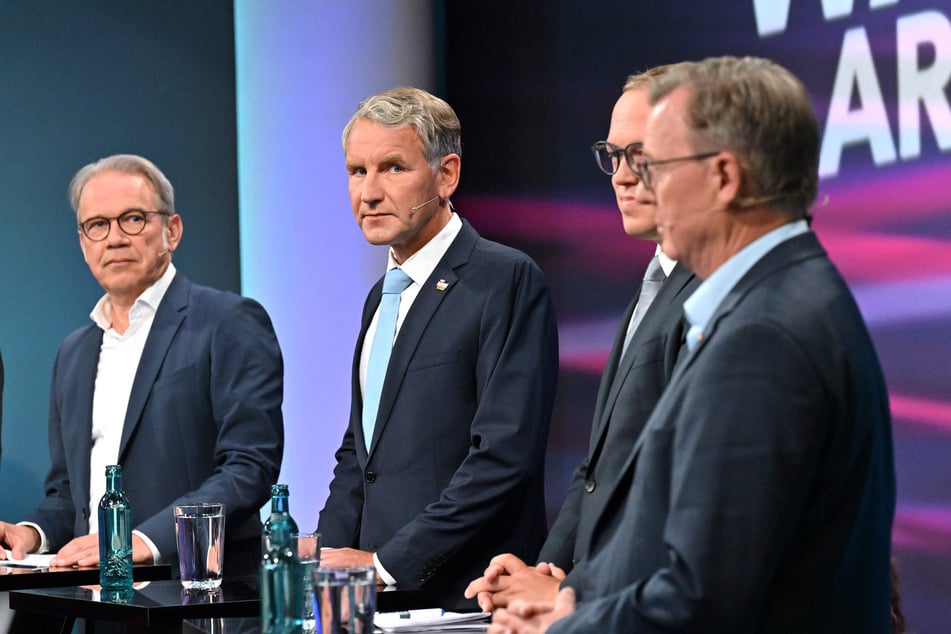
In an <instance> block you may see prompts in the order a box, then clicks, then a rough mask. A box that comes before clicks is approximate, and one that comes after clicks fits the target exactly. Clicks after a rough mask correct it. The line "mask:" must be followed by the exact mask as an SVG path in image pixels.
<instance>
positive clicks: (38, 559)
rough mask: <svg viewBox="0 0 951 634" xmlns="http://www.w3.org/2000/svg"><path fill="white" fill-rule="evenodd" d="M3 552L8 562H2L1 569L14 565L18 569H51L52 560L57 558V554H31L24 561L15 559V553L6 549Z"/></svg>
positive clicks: (0, 563)
mask: <svg viewBox="0 0 951 634" xmlns="http://www.w3.org/2000/svg"><path fill="white" fill-rule="evenodd" d="M3 552H5V553H6V555H7V561H0V567H2V566H7V565H10V564H12V565H13V567H16V568H22V567H24V566H29V567H31V568H49V567H50V560H52V559H53V557H55V556H56V555H55V554H45V555H38V554H36V553H30V554H28V555H27V556H26V557H24V558H23V559H14V558H13V553H11V552H10V551H9V550H7V549H6V548H4V549H3Z"/></svg>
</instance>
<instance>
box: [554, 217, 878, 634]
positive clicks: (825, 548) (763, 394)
mask: <svg viewBox="0 0 951 634" xmlns="http://www.w3.org/2000/svg"><path fill="white" fill-rule="evenodd" d="M894 505H895V480H894V467H893V458H892V445H891V425H890V416H889V407H888V398H887V394H886V390H885V384H884V380H883V377H882V372H881V368H880V366H879V362H878V359H877V356H876V353H875V350H874V347H873V345H872V342H871V339H870V337H869V334H868V331H867V329H866V327H865V324H864V322H863V320H862V316H861V314H860V313H859V310H858V307H857V306H856V304H855V302H854V300H853V298H852V295H851V293H850V292H849V289H848V288H847V286H846V284H845V282H844V281H843V280H842V278H841V277H840V275H839V273H838V272H837V271H836V270H835V268H834V266H833V265H832V263H831V262H830V261H829V259H828V256H827V255H826V254H825V252H824V250H823V249H822V247H821V246H820V245H819V243H818V241H817V240H816V238H815V236H814V235H813V234H812V233H807V234H805V235H801V236H798V237H795V238H793V239H791V240H788V241H786V242H783V243H782V244H780V245H778V246H777V247H775V248H774V249H773V250H771V251H770V252H769V253H767V254H766V255H765V256H764V257H763V258H762V259H761V260H760V261H759V262H757V263H756V264H755V265H754V266H753V268H752V269H750V271H749V272H748V273H747V274H746V275H745V276H744V277H743V279H741V280H740V282H739V283H738V284H737V285H736V287H734V288H733V290H732V291H731V292H730V293H729V294H728V295H727V297H726V298H725V299H724V301H723V302H722V303H721V305H720V307H719V308H718V309H717V311H716V313H715V314H714V316H713V319H712V321H711V326H710V328H709V329H708V334H707V335H706V337H705V339H704V340H703V341H702V342H700V344H699V345H698V346H697V347H696V348H695V349H694V350H693V351H692V352H691V353H690V354H688V355H687V356H686V357H685V358H684V359H683V361H682V363H681V364H680V365H679V366H678V369H677V370H676V371H675V373H674V377H673V378H672V379H671V383H670V385H669V386H668V388H667V390H666V391H665V393H664V395H663V396H662V397H661V400H660V401H659V402H658V404H657V407H656V409H655V410H654V413H653V414H652V415H651V417H650V419H649V420H648V422H647V426H646V427H645V429H644V432H643V434H642V435H641V438H640V440H639V441H638V443H637V445H636V446H635V448H634V451H633V452H632V455H631V457H630V458H629V460H628V462H627V464H626V465H625V468H624V470H623V475H622V478H621V480H620V481H619V482H618V483H617V486H616V487H615V490H614V491H613V492H612V493H611V502H610V503H609V504H608V505H607V506H606V507H605V511H604V513H603V514H602V515H601V517H600V518H599V519H598V520H597V526H596V528H595V531H594V533H593V535H592V541H591V548H590V556H589V559H588V560H587V563H586V564H585V565H584V566H583V568H584V570H583V580H584V582H583V584H582V588H581V595H580V598H581V602H580V603H579V605H578V609H577V611H576V612H575V614H574V615H572V616H570V617H568V618H566V619H563V620H561V621H559V622H557V623H555V624H554V625H553V626H552V628H551V629H550V630H549V632H550V633H551V634H563V633H565V632H578V633H581V632H622V631H623V632H631V633H632V634H634V633H638V634H639V633H642V632H652V633H653V632H665V633H666V632H817V633H829V634H832V633H841V632H862V633H863V634H877V633H882V634H884V633H885V632H890V631H891V619H890V616H889V603H888V599H889V547H890V534H891V525H892V516H893V513H894Z"/></svg>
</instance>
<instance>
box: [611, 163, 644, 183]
mask: <svg viewBox="0 0 951 634" xmlns="http://www.w3.org/2000/svg"><path fill="white" fill-rule="evenodd" d="M611 182H612V183H614V185H615V187H616V186H618V185H626V186H628V187H634V186H636V185H637V184H638V183H640V182H641V179H640V178H638V177H637V174H635V173H634V170H632V169H631V166H630V165H628V164H627V161H626V160H625V159H624V158H622V159H621V162H620V164H619V165H618V168H617V171H616V172H614V174H612V175H611Z"/></svg>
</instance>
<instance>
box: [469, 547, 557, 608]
mask: <svg viewBox="0 0 951 634" xmlns="http://www.w3.org/2000/svg"><path fill="white" fill-rule="evenodd" d="M564 578H565V573H564V571H562V570H561V569H560V568H558V567H557V566H555V565H554V564H546V563H542V564H538V565H537V566H535V567H532V566H529V565H528V564H526V563H525V562H524V561H522V560H521V559H519V558H518V557H516V556H515V555H511V554H505V555H496V556H495V557H493V558H492V561H490V562H489V566H488V567H487V568H486V569H485V572H484V573H483V576H481V577H479V578H478V579H476V580H474V581H473V582H472V583H470V584H469V586H468V587H467V588H466V592H465V596H466V598H467V599H471V598H472V597H476V600H477V601H478V603H479V607H480V608H482V609H483V610H485V611H486V612H491V611H493V610H495V609H496V608H504V607H506V606H507V605H509V604H510V603H511V602H512V601H514V600H516V599H518V600H523V601H528V602H538V603H547V604H553V603H554V602H555V599H556V597H557V596H558V586H559V584H561V582H562V580H564Z"/></svg>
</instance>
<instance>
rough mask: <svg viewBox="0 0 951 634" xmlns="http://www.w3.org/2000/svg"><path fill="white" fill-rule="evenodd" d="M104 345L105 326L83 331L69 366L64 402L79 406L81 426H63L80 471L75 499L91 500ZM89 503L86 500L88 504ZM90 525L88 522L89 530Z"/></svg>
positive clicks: (69, 415) (70, 453)
mask: <svg viewBox="0 0 951 634" xmlns="http://www.w3.org/2000/svg"><path fill="white" fill-rule="evenodd" d="M101 347H102V329H100V328H99V327H98V326H90V327H89V328H88V329H87V331H86V332H85V333H84V334H83V337H82V340H81V341H80V343H79V348H78V350H77V352H76V354H75V355H74V358H75V359H76V364H75V366H73V367H72V368H70V369H69V372H68V376H69V380H70V381H71V382H72V383H71V385H70V387H69V391H70V392H72V396H71V397H70V398H66V399H64V404H65V405H66V406H67V407H69V406H74V407H75V408H76V412H75V414H76V420H78V423H79V424H77V425H66V426H63V428H62V434H63V445H64V446H65V448H66V453H67V456H68V459H71V460H75V461H76V462H75V465H76V466H75V469H74V470H71V471H72V472H73V473H76V474H79V475H80V477H79V481H78V482H74V483H71V486H75V487H76V491H74V492H73V496H74V499H77V500H89V456H90V452H91V451H92V400H93V392H95V389H96V373H97V372H98V369H99V350H100V348H101ZM60 419H61V420H72V419H73V413H68V412H67V413H65V414H64V413H62V412H61V416H60ZM84 505H85V503H84ZM88 529H89V526H88V524H87V525H86V530H87V531H88Z"/></svg>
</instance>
